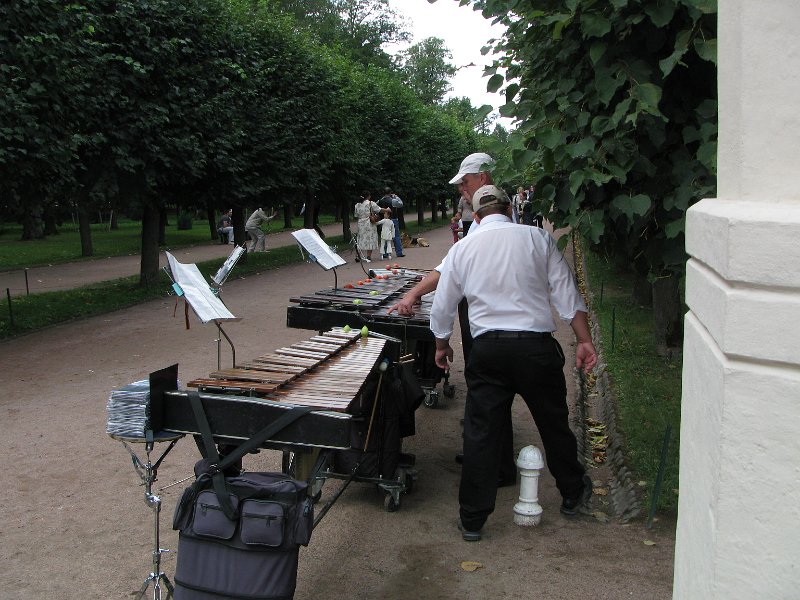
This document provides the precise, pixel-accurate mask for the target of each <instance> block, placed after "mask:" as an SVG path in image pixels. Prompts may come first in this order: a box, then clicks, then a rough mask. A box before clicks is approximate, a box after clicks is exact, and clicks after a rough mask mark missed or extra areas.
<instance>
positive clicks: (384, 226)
mask: <svg viewBox="0 0 800 600" xmlns="http://www.w3.org/2000/svg"><path fill="white" fill-rule="evenodd" d="M376 225H378V226H379V227H380V229H381V256H382V257H383V258H392V241H393V240H394V221H392V209H391V208H385V209H383V219H381V220H380V221H378V222H377V223H376Z"/></svg>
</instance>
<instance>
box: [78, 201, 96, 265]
mask: <svg viewBox="0 0 800 600" xmlns="http://www.w3.org/2000/svg"><path fill="white" fill-rule="evenodd" d="M83 200H84V199H81V202H80V203H79V204H78V231H79V232H80V234H81V256H93V255H94V248H93V247H92V228H91V227H90V226H89V225H90V223H89V221H90V219H89V211H88V210H86V206H85V205H84V202H83Z"/></svg>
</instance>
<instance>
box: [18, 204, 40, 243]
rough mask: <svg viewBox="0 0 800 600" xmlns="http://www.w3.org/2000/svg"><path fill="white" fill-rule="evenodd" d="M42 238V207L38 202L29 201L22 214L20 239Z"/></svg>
mask: <svg viewBox="0 0 800 600" xmlns="http://www.w3.org/2000/svg"><path fill="white" fill-rule="evenodd" d="M43 238H44V228H43V227H42V207H41V206H40V205H39V204H38V203H31V204H29V205H28V206H26V207H25V211H24V213H23V215H22V239H23V240H41V239H43Z"/></svg>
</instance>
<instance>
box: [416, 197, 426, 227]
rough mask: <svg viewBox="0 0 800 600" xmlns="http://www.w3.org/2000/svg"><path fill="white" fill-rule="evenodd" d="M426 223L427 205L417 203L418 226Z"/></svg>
mask: <svg viewBox="0 0 800 600" xmlns="http://www.w3.org/2000/svg"><path fill="white" fill-rule="evenodd" d="M424 222H425V203H424V202H417V224H419V225H422V224H423V223H424Z"/></svg>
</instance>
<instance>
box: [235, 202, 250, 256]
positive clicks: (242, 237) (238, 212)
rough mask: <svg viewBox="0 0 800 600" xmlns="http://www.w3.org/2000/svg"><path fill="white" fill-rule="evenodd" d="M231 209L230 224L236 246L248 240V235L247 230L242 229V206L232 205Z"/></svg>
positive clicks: (243, 220)
mask: <svg viewBox="0 0 800 600" xmlns="http://www.w3.org/2000/svg"><path fill="white" fill-rule="evenodd" d="M231 210H232V211H233V212H232V213H231V225H233V243H234V244H236V245H237V246H241V245H242V244H244V243H246V242H247V241H248V237H249V236H248V235H247V232H246V231H245V230H244V224H245V213H244V208H242V207H241V206H234V207H233V208H232V209H231ZM248 216H249V215H248ZM242 258H245V255H242ZM240 260H241V259H240Z"/></svg>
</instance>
